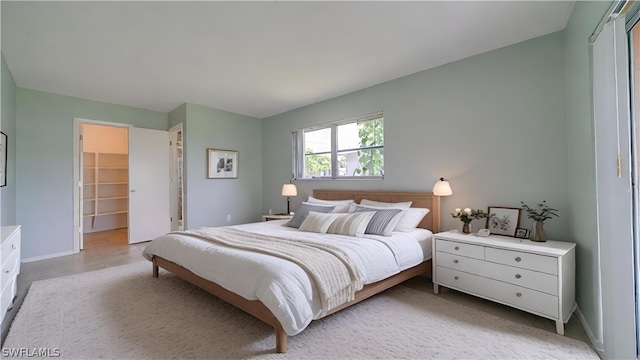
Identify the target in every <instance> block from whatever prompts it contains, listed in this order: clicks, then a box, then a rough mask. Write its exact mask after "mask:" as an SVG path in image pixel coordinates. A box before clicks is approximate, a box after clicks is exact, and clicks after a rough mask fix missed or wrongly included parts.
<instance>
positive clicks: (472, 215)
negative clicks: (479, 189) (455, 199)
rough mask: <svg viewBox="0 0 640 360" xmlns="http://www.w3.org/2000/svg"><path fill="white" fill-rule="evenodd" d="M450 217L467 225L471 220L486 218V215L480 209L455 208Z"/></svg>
mask: <svg viewBox="0 0 640 360" xmlns="http://www.w3.org/2000/svg"><path fill="white" fill-rule="evenodd" d="M451 216H453V217H454V218H456V219H460V221H462V222H463V223H465V224H468V223H470V222H471V221H473V220H477V219H482V218H486V217H487V213H486V212H484V211H482V210H480V209H476V210H474V209H471V208H464V209H460V208H456V209H455V210H454V211H453V212H452V213H451Z"/></svg>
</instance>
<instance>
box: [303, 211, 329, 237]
mask: <svg viewBox="0 0 640 360" xmlns="http://www.w3.org/2000/svg"><path fill="white" fill-rule="evenodd" d="M338 216H339V214H331V213H329V214H326V213H320V212H316V211H309V213H308V214H307V217H306V218H305V219H304V221H303V222H302V224H300V227H299V228H298V229H300V230H302V231H310V232H316V233H320V234H326V233H327V229H329V226H330V225H331V223H332V222H333V220H335V219H336V217H338Z"/></svg>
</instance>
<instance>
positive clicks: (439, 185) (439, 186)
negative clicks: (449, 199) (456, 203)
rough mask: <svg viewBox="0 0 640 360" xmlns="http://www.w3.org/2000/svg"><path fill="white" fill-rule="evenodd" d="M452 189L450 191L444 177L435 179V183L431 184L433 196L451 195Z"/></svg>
mask: <svg viewBox="0 0 640 360" xmlns="http://www.w3.org/2000/svg"><path fill="white" fill-rule="evenodd" d="M452 194H453V191H451V185H449V182H448V181H447V180H445V179H444V178H440V179H438V180H436V183H435V184H434V185H433V195H435V196H449V195H452Z"/></svg>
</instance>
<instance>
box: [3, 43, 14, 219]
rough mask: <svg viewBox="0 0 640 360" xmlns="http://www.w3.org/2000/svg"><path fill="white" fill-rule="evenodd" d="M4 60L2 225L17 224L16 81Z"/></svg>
mask: <svg viewBox="0 0 640 360" xmlns="http://www.w3.org/2000/svg"><path fill="white" fill-rule="evenodd" d="M0 58H1V61H2V65H1V66H2V74H1V75H0V76H1V80H2V89H1V92H2V106H1V107H2V122H1V126H0V129H1V130H2V132H3V133H5V134H6V135H7V139H8V141H7V186H4V187H1V188H0V202H1V206H0V225H2V226H6V225H15V224H16V223H17V222H16V83H15V82H14V81H13V76H11V72H10V71H9V68H8V67H7V63H6V62H5V61H4V56H0Z"/></svg>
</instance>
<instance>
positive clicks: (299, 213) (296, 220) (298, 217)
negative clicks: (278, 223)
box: [285, 202, 335, 229]
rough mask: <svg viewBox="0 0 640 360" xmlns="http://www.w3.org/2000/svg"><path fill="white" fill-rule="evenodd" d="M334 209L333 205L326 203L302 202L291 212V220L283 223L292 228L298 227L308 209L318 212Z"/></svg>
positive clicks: (327, 211) (305, 216)
mask: <svg viewBox="0 0 640 360" xmlns="http://www.w3.org/2000/svg"><path fill="white" fill-rule="evenodd" d="M333 209H335V206H326V205H311V204H309V203H306V202H303V203H302V205H300V207H299V208H298V210H296V213H295V214H293V217H292V218H291V220H289V221H288V222H287V223H286V224H285V225H287V226H290V227H292V228H296V229H299V228H300V225H302V222H303V221H304V219H306V218H307V215H308V214H309V211H315V212H319V213H325V214H326V213H330V212H332V211H333Z"/></svg>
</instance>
